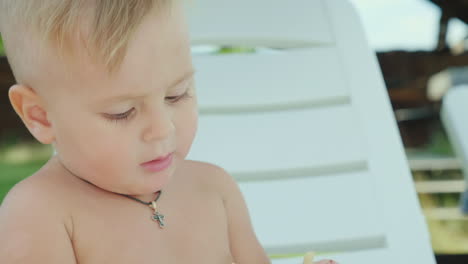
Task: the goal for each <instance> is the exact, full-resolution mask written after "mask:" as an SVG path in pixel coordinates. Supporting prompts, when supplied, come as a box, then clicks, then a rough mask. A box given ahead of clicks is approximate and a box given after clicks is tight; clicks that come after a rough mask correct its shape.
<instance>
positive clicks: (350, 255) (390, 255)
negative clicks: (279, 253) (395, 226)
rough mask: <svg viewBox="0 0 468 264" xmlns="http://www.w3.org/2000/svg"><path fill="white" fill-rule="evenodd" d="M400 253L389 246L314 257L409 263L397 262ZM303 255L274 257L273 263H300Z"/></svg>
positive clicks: (346, 262) (355, 263)
mask: <svg viewBox="0 0 468 264" xmlns="http://www.w3.org/2000/svg"><path fill="white" fill-rule="evenodd" d="M398 258H399V257H398V253H396V252H392V251H391V250H390V249H388V248H379V249H370V250H362V251H357V252H345V253H333V254H320V255H318V256H316V257H315V258H314V261H319V260H322V259H333V260H335V261H337V262H338V263H343V264H376V263H378V264H395V263H407V262H397V261H396V260H397V259H398ZM302 260H303V258H302V257H294V258H281V259H272V263H273V264H300V263H302Z"/></svg>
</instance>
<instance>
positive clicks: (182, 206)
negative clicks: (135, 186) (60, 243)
mask: <svg viewBox="0 0 468 264" xmlns="http://www.w3.org/2000/svg"><path fill="white" fill-rule="evenodd" d="M120 202H122V201H120ZM115 204H116V205H115V206H107V207H103V206H98V204H94V205H93V204H89V205H88V206H83V207H81V209H80V211H79V212H78V213H77V215H76V217H75V219H76V220H75V222H76V223H75V224H74V235H73V245H74V249H75V255H76V256H77V260H78V263H80V264H94V263H96V264H98V263H99V264H104V263H112V264H119V263H122V264H124V263H125V264H127V263H139V264H140V263H141V264H143V263H148V264H158V263H165V264H166V263H167V264H170V263H178V264H180V263H204V264H210V263H213V264H215V263H216V264H220V263H226V264H230V263H231V262H232V259H231V254H230V250H229V241H228V240H229V239H228V232H227V220H226V216H225V213H224V206H223V204H222V201H221V200H218V199H214V198H213V197H198V198H192V199H188V200H184V199H179V200H174V201H171V202H162V203H161V204H160V206H159V210H158V211H159V212H160V213H161V214H163V215H164V222H165V226H164V228H161V227H160V226H159V223H158V222H157V221H154V220H153V219H152V217H153V214H154V211H153V210H152V209H151V208H149V207H146V206H144V205H142V204H138V203H136V202H134V201H127V200H125V201H124V202H123V203H115Z"/></svg>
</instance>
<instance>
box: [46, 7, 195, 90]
mask: <svg viewBox="0 0 468 264" xmlns="http://www.w3.org/2000/svg"><path fill="white" fill-rule="evenodd" d="M63 62H65V67H62V65H61V63H63ZM51 63H55V66H56V67H58V68H59V72H60V71H63V70H68V71H69V74H68V77H69V78H66V79H65V80H66V81H68V83H67V84H66V85H67V86H68V85H71V86H73V87H75V89H85V88H86V87H88V88H90V91H89V93H92V94H95V95H98V96H100V97H102V98H108V97H111V96H112V97H116V96H117V97H122V96H128V94H129V92H132V91H133V92H135V91H142V90H143V91H144V90H145V89H147V88H148V87H153V88H159V87H160V89H165V88H167V87H170V86H171V85H173V83H174V82H177V81H178V80H179V79H180V78H182V77H186V76H187V75H191V74H193V66H192V61H191V54H190V42H189V38H188V31H187V26H186V24H185V21H184V20H183V19H182V17H181V14H180V13H179V14H178V13H176V12H171V15H162V16H161V15H157V16H156V15H151V16H148V17H147V18H145V19H144V20H143V22H142V23H141V25H140V26H139V28H138V29H137V30H136V31H135V34H134V35H133V36H132V39H131V41H130V42H129V45H128V47H127V51H126V54H125V56H124V58H123V60H122V62H121V64H120V66H119V68H118V69H117V70H116V71H114V72H109V71H108V69H107V68H106V65H104V64H103V63H99V62H97V61H96V60H95V59H94V58H93V57H92V55H91V54H90V53H89V51H88V50H87V49H86V48H84V47H81V48H79V49H77V52H76V53H75V54H74V56H73V57H70V58H68V59H67V60H66V61H60V60H55V61H51ZM44 66H45V65H44ZM62 74H63V73H62ZM57 75H60V73H59V74H57ZM65 75H67V74H65ZM132 95H134V94H130V96H132ZM134 96H137V95H134Z"/></svg>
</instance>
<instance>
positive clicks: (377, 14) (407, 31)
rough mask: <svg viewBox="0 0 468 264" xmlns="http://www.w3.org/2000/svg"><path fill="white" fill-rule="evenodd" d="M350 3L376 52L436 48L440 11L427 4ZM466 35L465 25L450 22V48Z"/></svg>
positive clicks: (411, 0)
mask: <svg viewBox="0 0 468 264" xmlns="http://www.w3.org/2000/svg"><path fill="white" fill-rule="evenodd" d="M447 1H450V0H447ZM351 2H352V3H354V5H355V6H356V8H357V9H358V12H359V14H360V16H361V19H362V22H363V24H364V28H365V30H366V33H367V36H368V39H369V42H370V44H371V46H372V47H373V48H374V49H375V50H378V51H388V50H395V49H404V50H432V49H434V47H435V46H436V42H437V34H438V30H439V17H440V10H439V8H437V7H436V6H435V5H433V4H432V3H430V2H429V1H427V0H351ZM466 34H467V30H466V25H465V24H464V23H463V22H461V21H460V20H458V19H452V21H451V22H450V25H449V31H448V36H447V40H448V43H449V45H450V46H452V45H454V44H456V43H458V42H460V41H461V40H462V39H463V38H464V37H465V36H466Z"/></svg>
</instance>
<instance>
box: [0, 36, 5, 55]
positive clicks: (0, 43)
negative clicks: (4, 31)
mask: <svg viewBox="0 0 468 264" xmlns="http://www.w3.org/2000/svg"><path fill="white" fill-rule="evenodd" d="M3 55H5V48H4V47H3V40H2V36H0V56H3Z"/></svg>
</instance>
